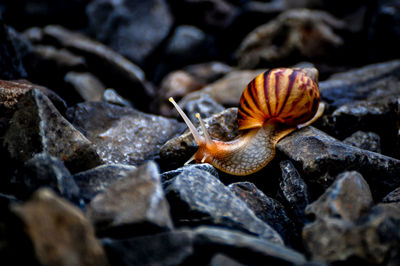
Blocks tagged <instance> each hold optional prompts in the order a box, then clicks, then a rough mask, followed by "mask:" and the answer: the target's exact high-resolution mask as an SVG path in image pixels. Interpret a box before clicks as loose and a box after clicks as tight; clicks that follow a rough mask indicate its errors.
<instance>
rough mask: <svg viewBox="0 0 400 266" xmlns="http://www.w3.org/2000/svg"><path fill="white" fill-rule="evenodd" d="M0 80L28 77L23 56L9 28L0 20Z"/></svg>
mask: <svg viewBox="0 0 400 266" xmlns="http://www.w3.org/2000/svg"><path fill="white" fill-rule="evenodd" d="M0 44H1V45H0V58H1V60H0V79H20V78H25V77H26V76H27V73H26V70H25V68H24V66H23V64H22V55H21V54H20V53H18V51H17V50H16V48H15V45H16V44H15V43H14V42H13V40H12V37H11V36H10V33H9V30H8V27H7V26H6V25H5V24H4V21H3V19H2V17H1V18H0Z"/></svg>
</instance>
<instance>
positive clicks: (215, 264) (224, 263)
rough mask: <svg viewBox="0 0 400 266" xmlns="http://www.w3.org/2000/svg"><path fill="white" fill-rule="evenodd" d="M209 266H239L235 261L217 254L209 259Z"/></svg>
mask: <svg viewBox="0 0 400 266" xmlns="http://www.w3.org/2000/svg"><path fill="white" fill-rule="evenodd" d="M208 265H209V266H241V265H244V264H241V263H239V262H237V261H236V260H234V259H232V258H230V257H228V256H225V255H224V254H223V253H218V254H216V255H214V256H213V257H212V258H211V261H210V264H208Z"/></svg>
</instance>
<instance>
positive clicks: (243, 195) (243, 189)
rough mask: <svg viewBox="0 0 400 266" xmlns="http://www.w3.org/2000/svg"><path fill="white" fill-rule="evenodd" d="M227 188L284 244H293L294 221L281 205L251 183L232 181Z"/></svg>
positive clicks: (294, 235) (294, 237)
mask: <svg viewBox="0 0 400 266" xmlns="http://www.w3.org/2000/svg"><path fill="white" fill-rule="evenodd" d="M228 188H229V189H230V190H231V191H232V192H233V193H234V194H235V195H236V196H237V197H238V198H240V199H241V200H242V201H244V202H245V203H246V204H247V206H248V207H249V208H250V209H251V210H252V211H253V212H254V214H255V215H256V216H257V217H258V218H260V219H261V220H263V221H264V222H265V223H267V224H268V225H270V226H271V227H272V228H273V229H275V230H276V231H277V232H278V233H279V234H280V235H281V237H282V239H283V240H284V241H285V244H286V245H289V246H293V245H296V244H298V243H295V241H296V240H298V239H296V238H297V237H298V236H297V235H296V231H295V230H294V229H295V227H294V223H293V221H291V220H290V218H289V217H288V216H287V214H286V211H285V209H284V207H283V205H282V204H281V203H280V202H279V201H277V200H275V199H273V198H270V197H268V196H266V195H265V194H264V193H263V192H262V191H261V190H259V189H258V188H257V187H256V186H255V185H254V184H253V183H250V182H240V183H232V184H230V185H229V186H228Z"/></svg>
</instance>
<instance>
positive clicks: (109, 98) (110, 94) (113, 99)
mask: <svg viewBox="0 0 400 266" xmlns="http://www.w3.org/2000/svg"><path fill="white" fill-rule="evenodd" d="M102 100H103V101H105V102H109V103H112V104H115V105H119V106H126V107H132V103H131V102H129V101H128V100H126V99H124V98H122V97H121V96H120V95H119V94H118V93H117V92H116V91H115V90H114V89H106V90H105V91H104V94H103V98H102Z"/></svg>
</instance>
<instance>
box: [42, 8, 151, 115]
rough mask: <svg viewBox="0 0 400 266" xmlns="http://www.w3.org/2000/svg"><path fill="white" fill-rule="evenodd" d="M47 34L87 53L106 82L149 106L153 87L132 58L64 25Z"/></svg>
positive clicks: (48, 28) (91, 67) (47, 29)
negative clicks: (130, 59)
mask: <svg viewBox="0 0 400 266" xmlns="http://www.w3.org/2000/svg"><path fill="white" fill-rule="evenodd" d="M130 15H131V14H130ZM43 34H44V38H46V39H49V40H52V41H53V42H56V43H58V45H60V46H62V47H65V48H67V49H69V50H71V51H73V52H74V53H75V54H77V55H81V56H83V57H85V58H86V61H87V64H88V69H89V70H90V72H91V73H93V74H95V76H97V77H101V81H102V82H104V84H106V85H108V84H110V85H108V86H112V87H113V88H115V89H116V90H117V91H118V92H119V93H120V94H121V95H122V96H126V97H127V98H128V99H132V101H135V100H136V101H137V103H136V104H137V106H138V107H139V106H140V107H141V108H147V104H146V103H147V100H150V98H149V95H150V94H151V93H152V91H151V88H150V87H149V86H148V84H147V82H146V80H145V74H144V72H143V71H142V70H141V69H140V68H139V67H138V66H136V65H135V64H133V63H132V62H131V61H129V60H128V59H126V58H125V57H123V56H121V55H120V54H118V53H116V52H115V51H113V50H111V49H110V48H109V47H107V46H105V45H103V44H101V43H99V42H96V41H94V40H92V39H90V38H88V37H86V36H84V35H81V34H78V33H74V32H71V31H69V30H67V29H65V28H63V27H60V26H53V25H50V26H46V27H45V28H44V29H43ZM139 99H140V100H139Z"/></svg>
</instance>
